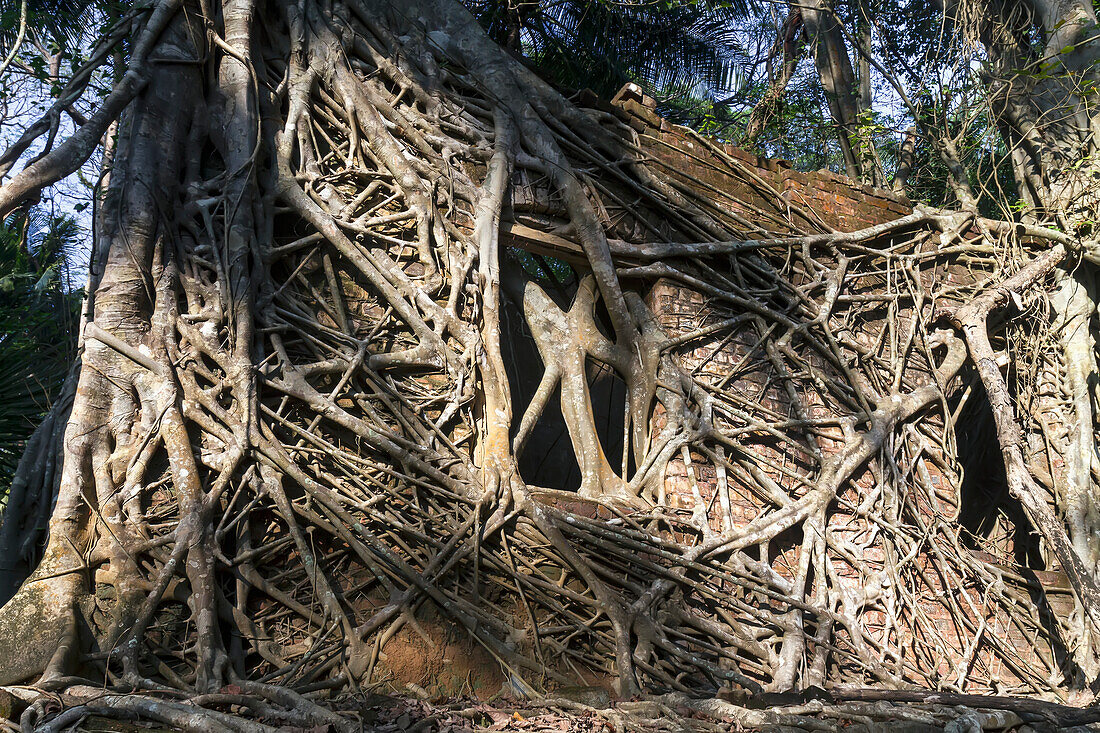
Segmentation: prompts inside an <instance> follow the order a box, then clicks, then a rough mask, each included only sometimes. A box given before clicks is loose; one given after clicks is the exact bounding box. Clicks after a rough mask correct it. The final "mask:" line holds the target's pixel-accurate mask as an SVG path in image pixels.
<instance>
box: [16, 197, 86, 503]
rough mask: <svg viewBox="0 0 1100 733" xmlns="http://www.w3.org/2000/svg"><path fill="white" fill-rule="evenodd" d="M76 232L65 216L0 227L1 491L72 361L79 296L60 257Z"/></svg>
mask: <svg viewBox="0 0 1100 733" xmlns="http://www.w3.org/2000/svg"><path fill="white" fill-rule="evenodd" d="M79 236H80V228H79V226H78V225H77V223H76V221H75V220H74V219H73V218H72V217H71V216H68V215H66V214H61V215H47V214H42V213H40V212H32V213H31V214H29V215H27V214H22V215H18V216H13V217H11V218H9V219H8V220H7V221H6V222H3V223H2V224H0V492H2V493H6V491H7V487H8V486H9V485H10V482H11V478H12V474H13V472H14V470H15V467H16V463H17V462H18V460H19V456H20V454H21V452H22V447H23V444H24V442H25V441H26V439H27V438H28V437H29V436H30V434H31V432H33V430H34V428H35V427H36V426H37V424H38V422H39V421H40V420H41V418H42V416H43V415H44V414H45V412H46V410H47V409H48V408H49V405H50V401H51V400H52V399H53V398H54V397H55V396H56V394H57V391H58V389H59V388H60V386H61V383H62V382H63V381H64V378H65V374H66V373H67V371H68V369H69V366H70V364H71V363H72V360H73V357H74V347H75V332H76V323H77V318H78V314H79V308H80V298H81V293H80V292H79V291H76V292H74V291H72V290H71V289H70V288H69V283H68V282H67V280H68V277H67V276H68V272H67V269H68V268H67V264H66V260H65V254H66V252H67V251H70V250H71V249H72V248H73V246H74V244H75V242H76V241H77V239H78V237H79Z"/></svg>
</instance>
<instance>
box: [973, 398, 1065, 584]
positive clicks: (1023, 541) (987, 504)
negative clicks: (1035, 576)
mask: <svg viewBox="0 0 1100 733" xmlns="http://www.w3.org/2000/svg"><path fill="white" fill-rule="evenodd" d="M955 444H956V448H957V451H958V458H959V463H960V465H961V468H962V481H961V484H960V486H959V519H958V521H959V524H961V525H962V527H963V529H965V530H966V532H964V533H963V538H962V539H963V542H964V544H966V545H967V546H969V547H971V548H973V549H979V550H990V549H995V548H1003V549H1006V550H1007V549H1008V548H1009V547H1011V551H1012V558H1013V559H1014V560H1015V561H1016V563H1017V564H1019V565H1021V566H1023V567H1026V568H1031V569H1033V570H1043V569H1044V568H1045V563H1044V562H1043V558H1042V554H1041V553H1040V551H1039V538H1038V536H1037V535H1036V534H1035V532H1034V531H1033V530H1032V526H1031V522H1029V521H1028V519H1027V517H1026V516H1025V515H1024V512H1023V509H1022V508H1021V507H1020V504H1019V502H1018V501H1016V500H1015V499H1013V498H1012V497H1011V496H1009V493H1008V478H1007V476H1006V475H1005V466H1004V458H1003V456H1002V455H1001V446H1000V443H999V442H998V441H997V425H996V422H995V420H994V418H993V410H992V408H991V407H990V406H989V399H988V398H987V397H986V394H985V391H984V390H983V389H982V388H981V385H980V384H975V385H974V386H973V389H972V390H971V392H970V395H969V397H967V399H966V402H965V403H964V404H963V405H962V407H961V409H959V410H958V418H957V419H956V421H955ZM1006 559H1007V558H1006Z"/></svg>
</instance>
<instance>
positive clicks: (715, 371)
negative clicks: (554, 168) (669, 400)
mask: <svg viewBox="0 0 1100 733" xmlns="http://www.w3.org/2000/svg"><path fill="white" fill-rule="evenodd" d="M613 104H614V105H615V106H616V107H617V108H618V109H619V110H620V111H621V112H624V113H626V114H625V116H624V115H620V116H621V117H623V119H624V120H625V121H627V123H628V124H629V125H630V126H631V127H632V128H633V129H634V130H635V131H636V132H637V133H638V141H639V145H640V147H641V148H642V150H643V151H644V152H645V153H646V154H647V155H649V156H652V157H653V158H655V159H659V160H661V161H662V162H663V163H665V164H666V168H667V170H669V171H671V172H672V174H673V177H676V178H679V180H680V182H681V185H683V186H688V187H694V188H695V189H696V190H698V189H703V190H707V189H718V190H721V191H724V192H726V193H732V194H733V197H732V198H735V199H737V200H738V201H739V202H742V203H740V204H735V211H736V213H738V214H740V215H741V216H742V217H743V218H744V220H745V222H746V223H754V222H755V223H758V224H759V225H760V226H761V227H766V228H768V229H770V230H772V231H783V228H782V227H783V221H782V219H783V215H791V216H792V217H793V218H796V219H798V218H801V220H802V223H803V224H804V225H807V226H808V228H810V229H817V230H819V231H842V232H848V231H856V230H859V229H862V228H866V227H869V226H873V225H876V224H881V223H885V222H888V221H892V220H894V219H897V218H899V217H902V216H905V215H907V214H910V213H912V211H913V209H912V206H911V204H910V203H909V201H908V200H907V199H906V198H904V196H899V195H895V194H894V193H892V192H890V191H886V190H882V189H876V188H872V187H870V186H866V185H863V184H860V183H859V182H857V181H853V180H851V179H849V178H847V177H846V176H842V175H838V174H835V173H832V172H830V171H824V170H822V171H811V172H799V171H795V170H792V168H791V164H790V163H789V162H787V161H781V160H767V159H763V158H760V157H758V156H756V155H754V154H752V153H749V152H746V151H744V150H740V149H738V148H735V147H733V146H730V145H721V146H717V150H716V149H715V147H716V146H715V145H714V144H713V143H706V141H703V140H702V139H701V138H698V136H696V135H695V133H693V132H691V131H689V130H687V129H685V128H681V127H678V126H676V125H672V124H670V123H668V122H667V121H665V120H663V119H661V118H660V117H659V116H658V115H657V113H656V111H655V108H656V104H655V102H654V101H653V100H652V99H649V98H647V97H645V96H643V95H642V94H640V92H638V90H637V89H636V88H634V89H631V88H630V86H628V87H626V88H624V90H623V91H622V92H620V94H619V95H618V96H617V97H616V99H615V100H614V102H613ZM716 163H723V165H716ZM731 169H732V171H733V172H730V171H731ZM776 193H778V194H779V196H776ZM723 200H724V201H725V200H728V199H723ZM777 200H782V201H785V202H787V204H788V206H789V207H790V209H789V210H788V211H786V212H780V211H777V209H776V201H777ZM971 276H972V275H970V274H969V273H967V272H965V271H960V272H945V273H944V277H947V278H948V279H958V278H960V277H961V278H968V277H971ZM647 301H648V304H649V305H650V307H651V309H652V310H653V311H654V313H655V314H656V316H657V318H658V320H659V322H660V323H661V324H662V326H663V327H664V329H665V330H666V331H667V332H668V334H669V336H671V337H674V338H675V337H676V336H681V335H684V334H687V333H691V332H694V331H696V330H698V329H700V328H701V327H702V326H703V325H705V324H707V323H710V322H714V321H715V320H719V319H721V318H727V317H729V316H730V313H729V312H727V311H723V310H722V307H721V305H720V304H714V303H711V302H710V300H709V299H708V298H707V297H705V296H704V295H702V294H700V293H699V292H696V291H694V290H692V289H691V288H689V287H686V286H683V285H681V284H678V283H676V282H672V281H669V280H659V281H657V282H656V283H654V284H653V285H652V288H651V290H650V291H649V294H648V297H647ZM723 338H724V337H723V335H722V334H721V333H719V334H717V335H715V336H714V337H713V338H709V339H708V338H704V339H700V340H699V341H697V342H694V344H693V348H692V349H690V350H688V351H685V352H681V354H680V356H681V359H682V363H683V365H684V366H685V368H687V369H688V370H693V371H696V372H697V373H700V374H701V375H703V376H704V377H706V378H708V379H710V380H711V382H712V383H724V384H727V385H728V388H729V389H731V390H741V391H743V392H749V391H751V392H753V394H754V396H755V397H756V398H757V399H759V401H760V402H762V403H763V404H764V405H766V406H767V407H768V408H769V409H771V410H773V411H774V412H775V413H776V414H779V415H792V405H791V402H790V399H789V397H788V395H787V394H786V393H784V391H783V390H782V389H781V388H780V387H779V386H778V383H777V382H778V380H775V379H774V376H775V375H774V374H769V373H767V367H766V365H765V366H764V367H757V368H752V367H747V366H746V360H747V359H746V355H747V354H749V352H751V351H752V349H753V347H754V346H756V344H755V343H754V342H753V341H752V339H751V338H749V339H746V338H745V337H744V335H741V334H739V335H738V336H736V337H734V338H726V340H724V341H723ZM817 366H818V367H819V368H821V369H825V368H826V366H825V365H823V364H819V365H817ZM804 397H805V398H806V402H807V403H808V410H809V412H810V413H811V415H810V416H811V417H825V416H827V413H828V409H827V408H825V407H824V406H823V403H821V401H820V400H817V399H815V397H814V392H813V389H812V388H808V389H807V390H806V394H805V395H804ZM660 419H661V418H660V415H659V414H658V416H657V418H656V420H657V422H658V426H659V423H660ZM929 419H933V420H935V419H936V418H929ZM841 444H842V436H841V435H839V434H837V435H836V438H835V439H822V440H821V441H820V446H821V450H822V452H823V453H826V454H827V453H829V452H835V451H836V450H839V448H840V446H841ZM753 449H754V450H755V451H759V453H758V457H759V459H760V460H761V465H762V466H763V467H764V468H763V470H764V472H765V473H767V474H769V475H770V476H771V478H772V479H774V480H775V481H776V482H777V483H779V484H780V485H783V486H785V487H788V488H789V487H790V476H789V475H786V476H785V475H784V473H783V471H782V470H781V466H782V464H784V462H787V463H788V464H789V463H791V462H793V463H800V462H803V461H805V460H807V456H799V455H798V451H797V450H793V451H792V449H791V446H790V445H786V446H779V445H777V446H768V445H766V444H761V445H760V446H759V447H757V446H754V448H753ZM685 458H686V459H687V460H685ZM769 466H773V468H769ZM930 473H932V474H933V475H932V476H931V480H932V482H933V483H934V484H935V485H937V486H938V487H939V488H940V489H942V491H941V493H942V496H943V501H942V502H941V503H940V504H939V505H938V506H922V507H921V509H920V511H921V512H922V513H927V514H931V513H939V514H940V515H941V516H953V515H954V514H955V512H956V511H957V504H958V497H957V496H955V484H956V481H955V480H953V478H952V477H949V476H947V475H945V474H943V473H942V472H939V471H938V470H936V469H935V468H933V469H931V470H930ZM724 481H725V485H726V486H727V487H728V491H729V494H728V500H727V501H726V505H727V507H728V516H729V517H730V519H732V521H733V522H734V523H735V524H741V525H746V524H748V523H749V522H751V521H752V520H753V519H755V518H756V517H757V516H758V514H759V513H760V511H761V507H762V505H761V503H760V500H759V499H757V498H755V497H753V496H752V494H751V493H750V492H747V491H743V490H741V488H742V487H739V486H738V485H737V481H736V478H735V477H733V476H727V477H724ZM874 481H875V477H874V476H873V475H872V474H871V471H870V470H865V471H864V473H863V474H862V475H860V476H857V477H855V478H854V480H853V481H851V482H849V486H848V488H847V489H845V491H844V492H843V495H842V496H841V497H840V498H841V502H840V504H839V507H838V509H837V510H836V511H835V512H834V513H833V514H832V515H831V517H830V520H829V531H831V532H837V533H841V534H845V535H849V536H851V537H857V536H859V535H860V534H861V533H864V532H867V531H869V526H868V522H867V520H866V519H864V518H860V517H857V516H854V515H852V514H851V513H848V512H846V510H844V509H843V507H844V506H855V505H857V504H859V502H860V501H861V495H862V494H866V492H868V491H869V490H870V489H871V487H872V486H873V484H874ZM719 483H720V477H719V476H718V475H717V472H716V470H715V468H714V463H713V462H712V461H711V460H709V459H708V458H707V457H705V456H702V455H695V454H689V455H688V456H685V457H681V458H677V459H674V460H673V461H672V462H671V463H670V464H669V466H668V468H667V471H666V475H665V481H664V497H663V498H664V502H665V503H666V505H667V506H669V507H672V508H678V509H682V510H685V511H691V510H692V509H693V508H694V507H695V506H696V504H697V502H699V501H702V502H704V503H705V504H706V505H707V506H708V507H710V511H709V512H708V517H709V519H710V523H711V525H712V526H713V527H714V529H716V530H722V529H724V527H723V526H722V522H723V521H727V522H728V521H730V519H724V517H725V516H726V515H727V510H725V509H723V510H722V511H721V512H720V511H719V506H718V505H719V502H718V501H717V500H716V498H717V494H718V493H719ZM1000 549H1001V552H999V553H998V555H997V556H987V557H986V558H985V559H986V560H989V561H992V562H996V563H1002V564H1003V566H1004V567H1005V569H1006V571H1008V572H1013V570H1012V569H1011V568H1010V563H1011V557H1012V554H1011V553H1012V547H1011V545H1007V546H1005V547H1002V548H1000ZM774 552H775V554H776V555H777V557H776V559H775V560H774V561H773V566H774V567H775V568H776V569H777V570H778V571H779V572H780V573H781V574H787V575H793V572H794V567H795V565H796V563H797V555H798V548H797V543H794V542H792V543H791V544H790V545H789V546H786V547H779V548H776V549H775V550H774ZM889 561H890V560H889V558H885V557H883V556H882V553H881V552H877V553H876V552H875V551H873V550H872V551H869V552H867V553H865V555H864V556H863V557H860V558H855V559H854V561H853V560H837V561H835V562H834V571H835V574H836V577H837V579H838V582H842V583H845V584H853V586H862V585H863V584H864V583H866V582H867V581H868V579H871V578H874V577H876V576H877V575H878V573H879V571H880V570H881V569H882V568H883V565H884V563H886V562H889ZM1026 574H1027V575H1028V576H1029V577H1028V578H1027V581H1028V582H1027V584H1026V585H1027V587H1028V588H1029V590H1028V592H1031V591H1032V590H1033V589H1034V590H1036V599H1037V598H1038V595H1037V589H1038V587H1039V585H1040V584H1041V585H1042V587H1044V588H1045V589H1046V596H1045V601H1044V605H1045V608H1047V609H1048V612H1049V613H1053V614H1069V613H1071V612H1072V611H1073V607H1074V602H1073V597H1072V595H1071V594H1070V593H1069V592H1068V583H1067V582H1066V579H1065V576H1064V574H1062V573H1060V572H1057V571H1054V572H1051V571H1030V570H1029V571H1026ZM926 580H927V585H926V586H925V587H922V588H914V589H912V591H913V592H914V594H915V596H916V597H918V598H921V599H922V600H921V601H920V605H921V609H922V611H923V612H924V614H926V615H927V617H928V618H930V619H933V620H936V621H937V622H942V624H941V625H942V629H943V634H944V636H945V638H948V639H950V638H952V637H953V636H954V638H956V639H958V641H959V644H958V647H957V648H956V649H953V650H952V651H951V652H950V653H949V654H948V655H947V656H944V657H942V658H937V659H919V660H910V661H912V662H913V663H915V664H919V665H922V668H924V669H929V668H935V669H936V670H937V671H938V672H939V674H940V676H941V678H942V679H944V680H945V681H950V680H953V679H954V678H955V677H957V675H958V673H959V669H960V668H961V667H965V666H966V665H972V664H985V663H987V662H988V661H989V660H988V659H983V657H984V652H982V651H981V650H974V649H968V648H967V645H966V643H965V642H964V640H965V639H967V638H968V636H967V634H966V633H955V630H954V629H953V628H952V625H953V624H956V623H958V620H957V617H956V616H954V615H953V614H952V613H951V612H950V611H949V608H948V606H949V604H950V603H952V602H957V603H958V605H959V606H960V607H962V608H964V609H972V610H973V614H972V615H971V618H970V622H971V623H973V624H974V625H977V624H979V623H986V624H988V626H989V627H990V628H991V629H992V630H994V632H995V633H996V634H997V635H1000V636H1002V637H1003V638H1006V639H1007V640H1008V642H1009V643H1010V644H1013V642H1014V641H1015V642H1016V643H1015V644H1013V646H1014V647H1015V648H1017V649H1019V650H1020V654H1019V659H1018V663H1019V664H1020V665H1028V664H1030V663H1032V662H1034V661H1036V659H1035V657H1036V653H1035V652H1034V651H1033V649H1032V646H1031V644H1030V643H1028V642H1027V640H1026V639H1025V638H1024V635H1023V632H1022V631H1020V630H1017V629H1013V628H1008V627H1007V622H1006V621H1005V619H1002V618H998V617H997V616H996V615H993V614H986V615H987V616H988V617H982V613H983V612H982V610H981V609H982V608H983V602H982V593H981V588H973V589H969V593H968V596H967V597H966V598H945V593H944V590H943V588H942V587H941V586H940V585H939V580H938V579H937V578H936V577H935V574H927V575H926ZM872 616H873V614H869V615H868V616H866V617H865V618H864V619H863V621H864V624H865V626H866V627H867V628H868V630H869V631H870V633H871V634H872V635H874V634H875V633H876V628H878V629H879V630H881V631H882V632H883V633H886V634H888V633H891V632H890V631H889V630H888V629H887V626H888V624H887V620H886V619H885V618H883V619H880V620H878V621H877V622H876V620H875V618H873V617H872ZM895 631H898V630H895ZM959 631H963V630H962V629H960V630H959ZM902 646H905V645H904V643H903V644H902ZM1048 652H1049V653H1050V654H1058V653H1060V652H1059V651H1058V650H1053V649H1052V650H1048ZM1061 653H1064V651H1063V652H1061ZM996 674H998V675H1000V678H1001V679H1002V680H1003V681H1004V682H1005V683H1006V684H1007V685H1010V686H1011V685H1013V684H1016V683H1017V682H1019V680H1020V678H1019V677H1018V676H1017V675H1016V674H1014V672H1013V670H1012V669H1011V668H1007V667H1006V668H1003V669H999V670H997V671H996Z"/></svg>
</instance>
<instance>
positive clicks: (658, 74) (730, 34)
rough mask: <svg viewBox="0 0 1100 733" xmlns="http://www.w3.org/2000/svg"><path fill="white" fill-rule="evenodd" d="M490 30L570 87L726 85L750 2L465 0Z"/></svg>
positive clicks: (607, 92)
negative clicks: (739, 22) (740, 20)
mask: <svg viewBox="0 0 1100 733" xmlns="http://www.w3.org/2000/svg"><path fill="white" fill-rule="evenodd" d="M466 5H467V7H469V8H470V10H471V11H472V12H473V13H474V15H475V17H477V18H478V20H479V21H480V22H481V24H482V26H484V27H485V29H486V30H487V31H488V32H489V35H490V36H491V37H492V38H493V39H494V40H495V41H497V42H498V43H499V44H501V45H502V46H504V47H505V48H508V49H510V50H511V51H512V52H513V53H514V54H517V55H519V56H521V57H523V58H524V59H525V60H526V61H528V62H529V63H530V64H531V65H532V66H533V67H534V68H535V69H536V70H537V71H538V73H539V74H540V75H541V76H543V77H544V78H546V79H547V80H549V81H550V82H552V83H554V84H557V85H558V86H561V87H565V88H569V89H582V88H588V89H591V90H592V91H594V92H596V93H597V94H599V95H601V96H603V97H610V96H611V95H613V94H614V93H615V92H616V91H617V90H618V89H619V88H621V87H622V85H623V84H625V83H626V82H629V81H633V82H638V83H641V84H642V85H643V86H644V87H646V88H647V90H648V91H651V92H652V91H659V90H665V89H672V90H679V91H681V92H682V91H684V90H686V91H688V92H693V91H695V90H696V89H697V88H698V87H703V88H705V89H707V90H715V89H728V88H730V87H731V86H733V84H734V83H735V80H736V71H737V69H738V67H739V65H740V64H741V63H742V62H743V61H744V53H743V51H742V49H741V46H740V44H739V43H738V42H737V39H736V37H735V35H734V31H735V26H734V22H733V21H735V20H737V19H738V18H741V17H743V16H744V15H745V14H746V13H747V12H748V10H749V9H750V8H751V7H752V5H753V3H751V2H745V1H744V0H741V1H740V2H734V3H729V2H715V1H714V0H704V1H703V2H686V1H683V0H663V1H661V2H653V1H645V0H643V1H639V0H625V1H622V2H616V1H613V0H595V1H593V0H560V1H556V2H548V1H546V0H534V1H524V0H467V1H466Z"/></svg>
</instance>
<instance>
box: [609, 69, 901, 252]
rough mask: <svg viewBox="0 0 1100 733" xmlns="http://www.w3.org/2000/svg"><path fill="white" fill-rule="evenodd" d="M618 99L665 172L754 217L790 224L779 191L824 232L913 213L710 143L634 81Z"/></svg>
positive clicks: (893, 200)
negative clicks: (663, 113)
mask: <svg viewBox="0 0 1100 733" xmlns="http://www.w3.org/2000/svg"><path fill="white" fill-rule="evenodd" d="M589 101H592V100H589ZM611 104H612V109H613V110H614V111H615V112H616V114H618V115H619V116H620V117H622V118H623V120H624V121H625V122H626V123H627V124H628V125H630V127H631V128H633V129H634V130H635V132H637V133H638V138H639V143H640V146H641V148H642V149H643V151H644V152H645V153H647V154H648V155H650V156H652V157H653V158H655V159H657V160H660V161H663V162H666V163H668V169H667V171H663V172H668V173H671V174H672V175H673V176H674V177H678V178H679V179H680V180H681V181H682V182H683V183H684V184H685V185H687V186H690V187H693V188H703V189H704V190H705V189H706V187H713V188H715V189H718V190H720V191H722V192H724V193H728V194H731V195H732V196H731V198H733V199H736V200H737V202H738V203H739V205H738V203H735V204H734V209H735V210H736V211H737V213H739V214H740V215H742V216H743V217H745V218H746V220H748V221H749V222H755V223H759V224H761V225H764V224H767V225H770V227H774V229H775V230H779V231H782V230H783V229H785V228H786V221H785V219H786V215H787V214H788V213H791V211H790V210H788V211H781V210H780V209H779V208H778V206H777V203H776V200H775V199H776V197H775V195H774V193H773V192H777V193H779V194H780V196H781V197H782V199H783V200H785V201H786V202H787V203H788V205H789V206H790V207H792V208H793V210H794V211H793V213H794V214H795V218H796V219H801V220H802V223H803V224H810V225H811V226H813V225H816V226H817V227H818V228H821V229H823V230H828V229H830V228H831V229H835V230H837V231H843V232H849V231H855V230H857V229H862V228H864V227H868V226H872V225H874V224H880V223H882V222H886V221H890V220H892V219H896V218H898V217H899V216H904V215H906V214H909V213H912V211H913V207H912V205H911V204H910V203H909V200H908V199H907V198H906V197H905V196H904V195H901V196H899V195H896V194H894V193H893V192H892V191H887V190H885V189H880V188H874V187H872V186H867V185H862V184H860V183H858V182H857V181H853V180H851V179H850V178H848V177H847V176H842V175H838V174H836V173H833V172H832V171H828V170H819V171H809V172H805V173H803V172H800V171H796V170H793V168H792V166H791V163H790V161H786V160H771V159H768V158H761V157H760V156H758V155H755V154H754V153H750V152H748V151H745V150H741V149H740V148H736V147H734V146H733V145H729V144H722V143H717V142H714V141H704V140H703V139H702V138H700V137H699V136H698V135H696V134H695V133H693V132H692V131H690V130H688V129H687V128H684V127H680V126H678V125H674V124H672V123H670V122H668V121H667V120H664V119H662V118H661V117H660V116H659V115H658V114H657V112H656V107H657V103H656V101H655V100H653V99H652V98H650V97H646V96H645V95H643V94H642V93H641V91H640V90H639V89H638V87H636V86H634V85H633V84H628V85H626V86H625V87H623V88H622V90H620V92H619V93H618V94H617V95H616V96H615V98H614V99H613V100H612V103H611ZM712 145H713V148H712ZM714 148H717V149H714ZM701 184H702V185H701ZM769 189H770V190H769ZM723 200H725V199H723ZM799 212H801V213H799ZM803 214H804V216H803Z"/></svg>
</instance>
